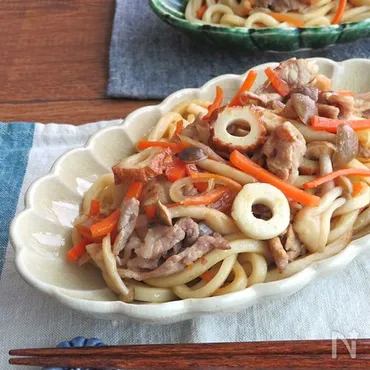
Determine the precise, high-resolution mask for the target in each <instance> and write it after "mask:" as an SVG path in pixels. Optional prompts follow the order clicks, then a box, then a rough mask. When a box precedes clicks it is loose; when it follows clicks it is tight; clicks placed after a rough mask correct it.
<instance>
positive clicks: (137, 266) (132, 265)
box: [127, 257, 159, 271]
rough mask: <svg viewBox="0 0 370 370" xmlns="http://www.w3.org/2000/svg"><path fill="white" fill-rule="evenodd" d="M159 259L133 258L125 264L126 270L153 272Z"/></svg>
mask: <svg viewBox="0 0 370 370" xmlns="http://www.w3.org/2000/svg"><path fill="white" fill-rule="evenodd" d="M158 264H159V258H152V259H146V258H142V257H134V258H132V259H130V260H129V261H128V262H127V268H128V269H130V270H133V271H141V270H142V269H143V270H155V269H156V268H157V267H158Z"/></svg>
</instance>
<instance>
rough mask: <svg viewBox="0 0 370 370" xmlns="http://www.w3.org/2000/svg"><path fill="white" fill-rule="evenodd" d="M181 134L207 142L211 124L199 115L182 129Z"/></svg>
mask: <svg viewBox="0 0 370 370" xmlns="http://www.w3.org/2000/svg"><path fill="white" fill-rule="evenodd" d="M181 134H182V135H184V136H188V137H191V138H192V139H194V140H197V141H200V142H201V143H203V144H207V143H208V139H209V124H208V122H206V121H203V120H202V119H201V118H200V117H197V118H196V119H195V121H194V122H193V123H191V124H190V125H188V126H186V127H185V128H184V129H183V130H182V132H181Z"/></svg>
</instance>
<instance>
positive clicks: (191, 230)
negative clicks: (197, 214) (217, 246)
mask: <svg viewBox="0 0 370 370" xmlns="http://www.w3.org/2000/svg"><path fill="white" fill-rule="evenodd" d="M176 225H177V226H178V227H180V228H181V229H182V230H183V231H184V232H185V239H184V241H183V245H184V247H189V246H190V245H193V244H194V243H195V242H196V240H197V239H198V238H199V226H198V224H197V223H196V222H195V221H194V220H193V219H192V218H190V217H183V218H180V220H178V221H177V222H176ZM177 253H178V252H177Z"/></svg>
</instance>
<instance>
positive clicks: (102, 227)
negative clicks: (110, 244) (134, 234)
mask: <svg viewBox="0 0 370 370" xmlns="http://www.w3.org/2000/svg"><path fill="white" fill-rule="evenodd" d="M120 214H121V212H120V209H116V210H115V211H114V212H113V213H112V214H111V215H110V216H108V217H107V218H105V219H104V220H102V221H99V222H97V223H96V224H94V225H92V226H91V228H90V230H91V235H92V237H93V238H96V237H99V236H106V235H108V234H109V233H110V232H111V231H113V229H114V228H115V226H116V225H117V223H118V220H119V217H120Z"/></svg>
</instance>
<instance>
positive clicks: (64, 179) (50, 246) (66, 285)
mask: <svg viewBox="0 0 370 370" xmlns="http://www.w3.org/2000/svg"><path fill="white" fill-rule="evenodd" d="M313 60H316V61H317V64H318V65H319V68H320V71H321V73H324V74H325V75H327V76H328V77H330V78H332V79H333V83H334V87H335V88H337V89H342V90H352V91H355V92H365V91H370V73H369V71H370V60H366V59H353V60H347V61H345V62H341V63H336V62H333V61H331V60H328V59H323V58H313ZM270 65H272V66H274V65H276V63H271V64H270ZM266 66H267V64H264V65H260V66H258V67H255V68H254V69H255V70H257V71H258V72H259V76H258V80H257V83H256V85H258V84H259V83H261V82H262V81H264V79H265V77H264V73H263V70H264V69H265V68H266ZM244 78H245V75H241V76H239V75H231V74H230V75H224V76H220V77H217V78H215V79H213V80H211V81H209V82H208V83H207V84H205V85H204V86H203V87H201V88H199V89H185V90H180V91H178V92H176V93H174V94H172V95H171V96H169V97H168V98H167V99H165V100H164V101H163V102H162V103H161V104H160V105H157V106H151V107H146V108H141V109H139V110H137V111H135V112H133V113H132V114H130V115H129V116H128V117H127V118H126V120H125V122H124V123H122V124H121V125H119V126H114V127H108V128H106V129H104V130H101V131H99V132H98V133H96V134H95V135H94V136H92V137H91V139H90V140H89V141H88V143H87V144H86V146H85V147H83V148H79V149H75V150H72V151H70V152H68V153H66V154H64V155H63V156H62V157H61V158H59V159H58V160H57V162H56V163H55V165H54V166H53V168H52V170H51V171H50V173H49V174H48V175H47V176H44V177H42V178H40V179H39V180H37V181H35V182H34V183H33V184H32V186H31V187H30V188H29V190H28V192H27V195H26V209H25V210H24V211H23V212H21V213H20V214H19V215H18V216H17V217H16V218H15V219H14V220H13V222H12V225H11V229H10V239H11V243H12V245H13V246H14V248H15V252H16V267H17V269H18V271H19V273H20V274H21V276H22V277H23V278H24V279H25V280H26V282H28V283H29V284H30V285H32V286H34V287H35V288H37V289H38V290H40V291H42V292H45V293H47V294H49V295H51V296H54V297H55V298H56V299H58V300H59V301H60V302H61V303H63V304H65V305H66V306H68V307H71V308H73V309H76V310H78V311H81V312H82V313H84V314H88V315H90V316H93V317H96V318H101V319H109V320H119V319H123V318H124V317H131V318H133V319H136V320H139V321H142V322H152V323H161V324H164V323H171V322H177V321H182V320H186V319H190V318H194V317H198V316H201V315H208V314H215V313H231V312H237V311H240V310H243V309H246V308H247V307H250V306H252V305H254V304H256V303H258V302H261V301H263V300H267V299H272V298H278V297H284V296H288V295H290V294H293V293H295V292H297V291H298V290H300V289H302V288H303V287H304V286H306V285H307V284H309V283H310V282H312V281H313V280H315V279H316V278H318V277H320V276H324V275H326V274H328V273H333V272H335V271H338V270H342V269H343V268H345V267H346V266H347V265H348V264H349V263H350V262H351V261H352V260H353V259H354V258H355V257H356V256H357V255H359V254H361V253H364V252H366V251H368V250H370V236H365V237H363V238H361V239H359V240H356V241H355V242H352V243H351V244H350V245H349V246H348V247H347V248H345V249H344V250H343V251H342V252H341V253H339V254H338V255H336V256H334V257H331V258H329V259H326V260H324V261H321V262H318V263H315V264H313V265H311V266H309V267H307V268H306V269H305V270H303V271H301V272H299V273H298V274H296V275H294V276H292V277H290V278H288V279H284V280H281V281H277V282H271V283H264V284H257V285H255V286H253V287H250V288H248V289H245V290H243V291H240V292H236V293H232V294H228V295H225V296H219V297H211V298H205V299H186V300H182V301H180V300H179V301H175V302H168V303H162V304H127V303H124V302H121V301H117V300H116V299H115V296H114V295H113V294H112V293H110V291H109V290H108V289H107V288H105V285H104V282H103V281H102V279H101V277H100V273H99V271H97V270H96V269H94V268H88V269H81V268H78V267H77V266H74V265H72V264H70V263H67V262H66V261H65V253H66V251H67V250H68V248H70V246H71V240H70V234H71V223H72V221H73V219H74V217H75V216H76V212H78V207H79V205H80V203H81V200H82V196H83V190H82V189H86V186H89V185H90V184H92V182H93V181H94V180H95V179H96V177H97V175H100V174H103V173H105V172H108V171H110V167H111V166H112V165H113V164H115V163H116V162H117V161H118V160H119V159H121V158H123V157H125V156H127V155H129V154H130V153H131V152H133V143H134V142H136V141H137V140H138V139H139V138H140V137H142V136H143V135H144V133H146V132H148V130H149V129H150V128H151V127H152V126H153V125H155V123H156V122H157V121H158V119H159V118H160V117H161V115H162V114H164V113H165V112H167V111H169V110H170V108H171V107H172V106H174V105H175V104H178V103H179V102H181V101H184V100H187V99H206V100H212V99H213V96H214V92H215V86H216V85H220V86H221V87H222V88H223V89H224V92H225V95H226V96H225V99H226V100H229V99H230V98H231V97H232V96H233V95H234V93H235V91H236V90H237V88H238V87H239V85H240V83H241V82H242V81H243V80H244Z"/></svg>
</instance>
